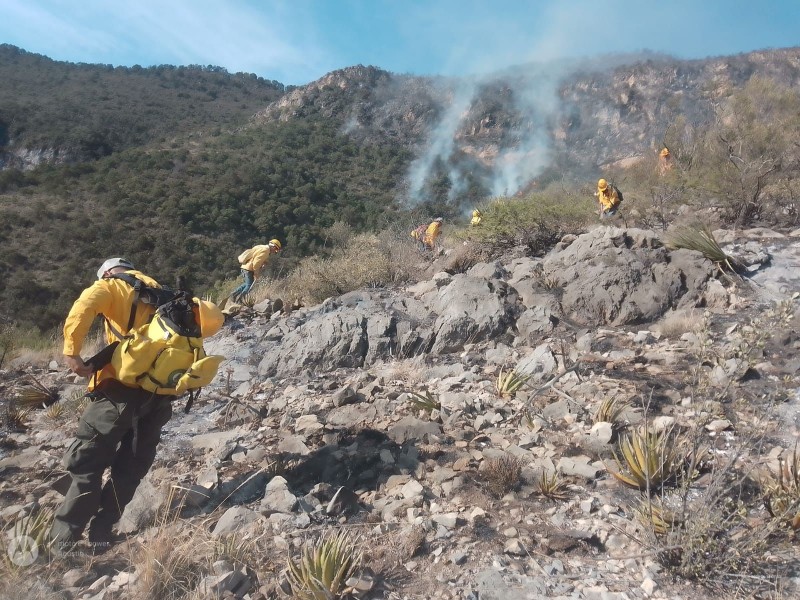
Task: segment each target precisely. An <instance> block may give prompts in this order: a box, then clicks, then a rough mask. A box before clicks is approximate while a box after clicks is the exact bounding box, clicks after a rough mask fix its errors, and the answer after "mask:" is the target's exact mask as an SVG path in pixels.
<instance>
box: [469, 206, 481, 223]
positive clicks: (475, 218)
mask: <svg viewBox="0 0 800 600" xmlns="http://www.w3.org/2000/svg"><path fill="white" fill-rule="evenodd" d="M482 219H483V214H482V213H481V211H479V210H478V209H477V208H476V209H475V210H473V211H472V220H471V221H470V222H469V224H470V226H471V227H478V226H479V225H480V224H481V220H482Z"/></svg>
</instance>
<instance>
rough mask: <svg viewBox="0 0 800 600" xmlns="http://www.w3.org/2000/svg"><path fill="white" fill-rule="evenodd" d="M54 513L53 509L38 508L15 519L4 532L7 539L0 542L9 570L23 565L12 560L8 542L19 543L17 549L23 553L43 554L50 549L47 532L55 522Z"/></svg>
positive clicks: (0, 549)
mask: <svg viewBox="0 0 800 600" xmlns="http://www.w3.org/2000/svg"><path fill="white" fill-rule="evenodd" d="M53 514H54V513H53V511H51V510H49V509H45V508H39V509H36V510H34V511H33V512H32V513H31V514H29V515H26V516H24V517H19V518H17V519H15V520H14V522H13V523H12V524H11V526H10V527H8V528H7V529H6V530H5V531H4V532H3V534H4V536H3V537H4V538H5V539H3V540H2V542H3V543H2V544H0V552H2V558H3V559H4V561H5V567H6V568H7V569H8V570H12V571H13V570H15V569H17V568H19V567H20V566H21V565H18V564H15V563H14V562H13V561H11V557H10V555H9V552H8V550H9V548H8V546H7V544H8V543H15V544H18V546H17V548H16V550H17V551H20V552H23V553H25V552H30V553H37V554H39V555H41V554H43V553H44V552H46V551H48V549H49V546H48V543H47V534H48V533H49V532H50V526H51V525H52V523H53ZM31 558H33V555H32V556H31ZM25 566H27V565H25Z"/></svg>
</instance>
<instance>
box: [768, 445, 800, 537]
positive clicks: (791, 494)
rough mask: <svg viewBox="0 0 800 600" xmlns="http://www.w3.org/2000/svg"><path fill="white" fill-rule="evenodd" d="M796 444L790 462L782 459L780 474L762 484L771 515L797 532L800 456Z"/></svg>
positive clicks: (799, 508) (779, 466)
mask: <svg viewBox="0 0 800 600" xmlns="http://www.w3.org/2000/svg"><path fill="white" fill-rule="evenodd" d="M797 450H798V448H797V445H796V444H795V447H794V451H793V452H792V455H791V456H790V457H789V458H788V460H783V459H781V460H780V462H779V465H778V474H777V476H776V475H772V474H769V475H767V476H766V477H764V478H762V480H761V482H760V484H761V488H762V493H763V495H764V505H765V506H766V508H767V510H768V511H769V514H771V515H772V516H773V517H775V518H776V519H779V520H780V521H782V522H784V523H786V524H787V525H788V526H789V527H791V528H792V529H794V530H795V531H796V530H798V529H800V454H798V451H797Z"/></svg>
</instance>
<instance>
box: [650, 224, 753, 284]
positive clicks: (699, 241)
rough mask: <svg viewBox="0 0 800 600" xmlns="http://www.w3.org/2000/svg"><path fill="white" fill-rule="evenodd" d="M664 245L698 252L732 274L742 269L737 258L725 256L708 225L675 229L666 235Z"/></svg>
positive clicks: (674, 248)
mask: <svg viewBox="0 0 800 600" xmlns="http://www.w3.org/2000/svg"><path fill="white" fill-rule="evenodd" d="M664 245H665V246H666V247H667V248H669V249H670V250H677V249H679V248H686V249H687V250H696V251H697V252H700V253H701V254H702V255H703V256H705V257H706V258H707V259H708V260H710V261H712V262H714V263H715V264H716V265H717V266H718V267H719V268H720V269H724V268H725V267H727V268H728V270H730V271H731V272H732V273H736V272H737V271H738V269H739V267H740V265H739V264H738V263H737V262H736V259H735V258H733V257H732V256H729V255H727V254H725V252H724V251H723V250H722V248H720V246H719V244H718V243H717V240H716V239H714V234H713V233H711V230H709V228H708V226H706V225H699V224H698V225H691V226H685V227H680V228H678V229H675V230H674V231H671V232H669V233H668V234H667V235H666V238H665V240H664Z"/></svg>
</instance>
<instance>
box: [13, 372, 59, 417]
mask: <svg viewBox="0 0 800 600" xmlns="http://www.w3.org/2000/svg"><path fill="white" fill-rule="evenodd" d="M56 402H58V392H57V391H56V390H51V389H50V388H49V387H47V386H46V385H44V384H43V383H42V382H40V381H39V380H38V379H36V378H35V377H33V376H31V384H30V385H26V386H23V387H22V388H20V389H19V390H17V404H19V406H20V407H21V408H23V409H28V410H30V409H34V408H40V407H47V406H50V405H51V404H55V403H56Z"/></svg>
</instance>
